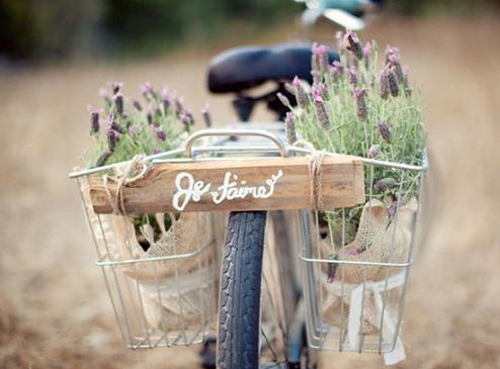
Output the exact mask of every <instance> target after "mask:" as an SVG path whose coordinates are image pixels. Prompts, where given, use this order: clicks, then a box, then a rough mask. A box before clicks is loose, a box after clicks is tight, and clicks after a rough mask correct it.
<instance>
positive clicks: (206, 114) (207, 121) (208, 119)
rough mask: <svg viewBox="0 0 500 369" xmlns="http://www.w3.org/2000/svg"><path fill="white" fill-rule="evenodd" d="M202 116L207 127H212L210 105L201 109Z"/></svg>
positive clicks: (207, 104)
mask: <svg viewBox="0 0 500 369" xmlns="http://www.w3.org/2000/svg"><path fill="white" fill-rule="evenodd" d="M201 115H202V116H203V120H204V121H205V125H206V126H207V128H210V127H212V117H211V115H210V104H209V103H206V104H205V106H204V107H203V109H201Z"/></svg>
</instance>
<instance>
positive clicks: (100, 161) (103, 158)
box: [95, 151, 113, 167]
mask: <svg viewBox="0 0 500 369" xmlns="http://www.w3.org/2000/svg"><path fill="white" fill-rule="evenodd" d="M112 154H113V153H112V152H111V151H105V152H103V153H102V154H101V156H99V158H98V159H97V161H96V164H95V166H96V167H102V166H103V165H104V164H106V162H107V161H108V159H109V158H110V157H111V155H112Z"/></svg>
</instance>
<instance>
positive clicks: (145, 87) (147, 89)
mask: <svg viewBox="0 0 500 369" xmlns="http://www.w3.org/2000/svg"><path fill="white" fill-rule="evenodd" d="M140 90H141V94H143V95H144V96H147V95H149V94H151V92H152V91H153V86H151V82H149V81H148V82H145V83H144V84H142V85H141V86H140Z"/></svg>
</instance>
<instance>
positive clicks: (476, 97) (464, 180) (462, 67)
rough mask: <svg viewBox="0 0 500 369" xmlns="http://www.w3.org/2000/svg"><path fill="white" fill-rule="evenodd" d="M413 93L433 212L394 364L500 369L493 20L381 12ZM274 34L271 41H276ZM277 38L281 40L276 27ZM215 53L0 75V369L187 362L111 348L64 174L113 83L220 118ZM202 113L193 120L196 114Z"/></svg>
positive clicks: (499, 155) (188, 354) (343, 363)
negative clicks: (142, 87) (208, 108)
mask: <svg viewBox="0 0 500 369" xmlns="http://www.w3.org/2000/svg"><path fill="white" fill-rule="evenodd" d="M368 34H369V35H370V38H371V37H373V38H376V39H377V40H378V42H379V44H382V45H383V44H386V43H390V44H391V45H396V46H399V47H400V49H401V51H402V55H403V61H404V63H406V64H408V65H409V66H410V68H411V77H412V78H413V79H414V80H416V81H418V85H419V86H420V87H421V90H422V96H423V102H424V105H425V107H426V110H425V122H426V125H427V128H428V131H429V137H430V147H431V152H432V155H433V157H432V158H433V159H434V162H433V164H434V165H435V168H436V171H437V174H438V175H437V178H438V181H437V185H436V187H435V188H434V190H435V191H436V194H437V196H436V202H435V204H436V214H435V219H434V221H433V224H432V229H431V234H430V238H429V242H428V243H427V244H426V245H425V247H424V248H423V250H422V252H421V253H420V255H419V256H420V259H419V261H418V263H417V264H416V265H415V267H414V269H413V270H412V275H411V281H410V286H409V290H408V298H407V303H406V311H405V316H404V332H403V337H404V339H405V343H406V346H407V356H408V358H407V360H406V361H405V362H403V363H401V364H399V365H397V368H421V369H431V368H433V369H438V368H439V369H447V368H450V369H451V368H460V369H469V368H474V369H478V368H485V369H486V368H488V369H489V368H498V367H500V344H499V338H500V217H499V215H498V209H499V207H500V151H499V147H500V122H499V118H498V117H499V111H498V109H499V104H500V63H499V62H498V60H500V42H498V35H499V34H500V20H499V19H482V20H450V19H433V20H425V21H422V20H418V21H417V20H411V21H409V20H404V21H403V20H399V21H398V20H392V21H385V22H382V21H379V22H377V23H375V24H374V25H373V26H372V27H371V28H370V30H369V31H365V32H364V34H362V36H364V37H365V38H366V37H367V35H368ZM282 36H283V35H274V36H272V38H273V39H274V40H279V39H280V38H281V39H283V38H282ZM285 37H287V34H286V32H285ZM218 50H219V49H217V50H215V49H214V50H208V49H203V50H199V49H198V50H190V51H184V52H178V53H176V54H175V55H170V56H168V57H162V58H157V59H154V60H151V61H140V62H137V61H136V62H129V63H124V64H122V63H121V64H116V63H100V64H95V63H87V64H78V65H71V66H65V67H47V68H37V69H28V70H19V71H17V72H14V71H12V70H0V127H1V133H0V173H1V176H0V189H1V190H0V206H1V211H0V224H1V225H0V244H1V253H0V266H1V269H0V278H1V283H0V296H1V302H0V367H1V368H8V369H11V368H195V367H197V350H196V349H193V348H179V349H171V350H161V349H159V350H147V351H140V352H131V351H129V350H128V349H125V348H124V347H123V345H122V344H121V342H120V337H119V331H118V329H117V327H116V326H115V321H114V318H113V316H112V309H111V306H110V304H109V302H108V300H107V295H106V293H105V290H104V285H103V284H102V275H101V274H100V271H99V270H98V268H97V267H96V266H95V265H94V259H95V255H94V250H93V247H92V245H91V243H90V237H89V235H88V234H87V229H86V227H85V224H84V218H83V215H82V212H81V207H80V203H79V199H78V196H77V192H76V187H75V185H74V184H73V183H72V182H71V181H70V180H68V179H67V173H68V172H69V171H70V170H71V168H72V167H73V166H74V165H75V164H77V158H78V156H79V155H80V154H81V153H82V152H83V150H84V147H85V145H86V144H87V132H88V117H87V113H86V111H85V106H86V104H87V103H89V102H90V103H92V102H96V101H97V96H98V95H97V91H98V88H99V87H100V86H101V85H103V84H105V83H106V82H107V81H111V80H121V81H124V82H125V85H126V89H127V91H128V92H129V93H130V92H134V93H135V91H137V90H136V88H137V86H138V85H139V84H140V83H141V82H143V81H146V80H150V81H152V82H153V84H155V85H157V86H162V85H164V84H166V85H168V86H170V87H171V88H173V89H176V90H177V91H178V92H179V93H180V94H181V95H183V96H185V97H186V102H187V104H188V105H189V106H191V107H193V109H197V110H199V108H201V107H202V105H203V104H204V102H205V101H210V103H211V105H212V108H213V116H214V118H216V119H217V120H218V121H220V122H223V123H229V122H230V120H231V119H232V117H231V116H229V115H228V108H227V103H226V101H227V100H226V99H225V98H214V97H210V96H208V94H207V93H206V91H205V85H204V73H205V68H206V64H207V61H208V60H209V58H210V56H211V55H213V54H214V53H215V52H216V51H218ZM198 116H199V114H198ZM323 363H324V365H323V367H324V368H339V369H340V368H359V367H364V368H381V367H383V364H382V360H381V358H380V357H378V356H376V355H348V354H326V355H323Z"/></svg>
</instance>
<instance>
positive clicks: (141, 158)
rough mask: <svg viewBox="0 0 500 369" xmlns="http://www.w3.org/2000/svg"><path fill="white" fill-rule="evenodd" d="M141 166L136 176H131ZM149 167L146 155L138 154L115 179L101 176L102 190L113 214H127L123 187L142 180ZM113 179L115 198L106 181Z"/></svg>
mask: <svg viewBox="0 0 500 369" xmlns="http://www.w3.org/2000/svg"><path fill="white" fill-rule="evenodd" d="M139 166H141V168H140V169H139V172H138V174H136V175H135V176H132V175H133V173H134V171H137V168H138V167H139ZM150 167H151V163H150V162H149V161H148V160H147V159H146V155H144V154H138V155H136V156H134V157H133V158H132V160H130V161H129V162H128V163H127V164H126V166H125V168H124V170H123V172H122V173H120V174H119V175H118V176H117V177H111V176H108V175H107V174H105V175H104V176H103V184H104V190H105V191H106V195H107V196H108V200H109V203H110V204H111V207H112V208H113V212H114V213H115V214H120V215H126V214H127V212H126V210H125V199H124V197H123V186H124V185H126V184H128V183H131V182H134V181H136V180H138V179H140V178H143V177H144V175H145V174H146V173H147V172H148V170H149V168H150ZM109 179H113V180H114V181H116V182H117V185H116V192H115V197H114V198H113V196H112V195H111V191H110V189H109V186H108V180H109Z"/></svg>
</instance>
